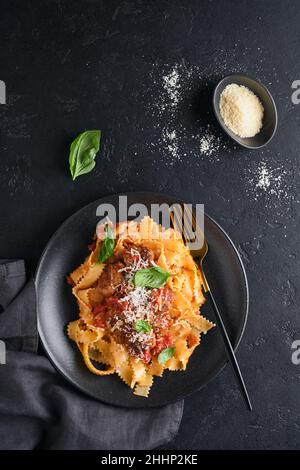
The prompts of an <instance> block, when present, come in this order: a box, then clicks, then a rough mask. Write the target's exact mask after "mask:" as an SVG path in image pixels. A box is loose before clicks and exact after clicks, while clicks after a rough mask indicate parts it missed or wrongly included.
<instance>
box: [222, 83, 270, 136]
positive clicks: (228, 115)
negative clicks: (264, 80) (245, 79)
mask: <svg viewBox="0 0 300 470" xmlns="http://www.w3.org/2000/svg"><path fill="white" fill-rule="evenodd" d="M220 113H221V116H222V119H223V121H224V123H225V125H226V126H227V127H229V129H230V130H231V131H232V132H234V133H235V134H237V135H238V136H240V137H254V136H255V135H256V134H258V133H259V131H260V130H261V128H262V120H263V115H264V108H263V105H262V104H261V102H260V100H259V99H258V98H257V96H256V95H255V94H254V93H253V91H251V90H249V88H247V87H246V86H244V85H237V84H236V83H231V84H230V85H227V86H226V87H225V88H224V90H223V91H222V93H221V96H220Z"/></svg>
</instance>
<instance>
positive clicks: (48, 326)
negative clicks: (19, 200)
mask: <svg viewBox="0 0 300 470" xmlns="http://www.w3.org/2000/svg"><path fill="white" fill-rule="evenodd" d="M118 196H119V195H113V196H108V197H105V198H102V199H99V200H98V201H95V202H92V203H91V204H89V205H87V206H85V207H83V208H82V209H81V210H79V211H78V212H76V213H75V214H74V215H72V216H71V217H70V218H69V219H67V220H66V221H65V222H64V223H63V224H62V226H61V227H60V228H59V229H58V230H57V232H56V233H55V234H54V235H53V237H52V238H51V240H50V241H49V243H48V245H47V247H46V249H45V251H44V253H43V255H42V257H41V260H40V262H39V266H38V269H37V273H36V289H37V311H38V329H39V334H40V338H41V340H42V343H43V346H44V348H45V350H46V352H47V354H48V356H49V358H50V359H51V361H52V363H53V364H54V366H55V367H56V368H57V370H58V371H59V372H60V373H61V374H62V375H63V376H64V377H65V378H66V379H67V380H68V381H69V382H71V383H72V384H73V385H74V386H75V387H77V388H79V389H80V390H81V391H83V392H85V393H87V394H88V395H90V396H92V397H94V398H96V399H98V400H101V401H103V402H106V403H110V404H113V405H119V406H126V407H133V408H139V407H153V406H159V405H164V404H167V403H171V402H174V401H176V400H179V399H182V398H184V397H186V396H187V395H189V394H191V393H193V392H196V391H198V390H200V389H201V388H202V387H204V386H205V385H206V384H207V383H208V382H209V381H210V380H211V379H212V378H214V377H215V376H216V375H217V374H218V373H219V372H220V371H221V370H222V368H223V367H224V365H225V364H226V354H225V350H224V346H223V343H222V339H221V337H220V333H219V332H218V330H217V328H214V329H213V330H212V331H210V332H208V333H207V335H206V336H204V337H203V341H202V342H201V345H200V346H199V347H198V348H197V349H196V351H195V352H194V354H193V355H192V357H191V359H190V361H189V363H188V367H187V370H186V371H185V372H169V371H167V372H165V373H164V376H163V378H158V377H157V378H155V380H154V384H153V387H152V389H151V393H150V396H149V398H143V397H137V396H135V395H133V393H132V391H131V390H130V388H129V387H127V386H126V385H125V384H124V383H123V382H122V381H121V380H120V379H119V378H118V377H117V376H116V375H115V374H114V375H110V376H107V377H98V376H95V375H93V374H92V373H90V372H89V371H88V369H87V368H86V367H85V365H84V364H83V360H82V356H81V354H80V352H79V351H78V350H77V347H76V345H75V344H74V343H73V342H72V341H70V340H69V339H68V338H67V335H66V326H67V324H68V322H69V321H71V320H74V319H76V318H77V316H78V307H77V305H76V301H75V299H74V297H73V295H72V293H71V289H70V286H68V285H67V284H66V282H65V276H66V275H67V274H68V273H70V272H71V271H72V270H73V269H74V268H75V267H76V266H78V264H79V263H81V262H82V261H83V260H84V258H85V256H86V255H87V244H88V243H89V241H90V239H91V235H92V234H93V232H94V229H95V225H96V223H97V221H98V219H97V217H96V208H97V207H98V205H99V204H102V203H111V204H113V205H115V207H117V206H118ZM127 196H128V204H132V203H144V204H145V205H146V206H149V205H150V204H151V203H160V204H161V203H167V204H173V203H174V202H177V200H176V199H174V198H172V197H169V196H164V195H161V194H153V193H129V194H127ZM205 234H206V238H207V240H208V243H209V253H208V255H207V258H206V260H205V271H206V273H207V277H208V280H209V282H210V285H211V288H212V290H213V293H214V295H215V298H216V300H217V303H218V305H219V308H220V311H221V312H222V315H223V318H224V322H225V324H226V327H227V328H228V333H229V336H230V338H231V340H232V342H233V344H234V346H235V347H237V345H238V343H239V341H240V339H241V337H242V334H243V331H244V328H245V324H246V320H247V314H248V303H249V295H248V285H247V279H246V274H245V270H244V267H243V265H242V262H241V259H240V257H239V255H238V253H237V250H236V249H235V247H234V245H233V243H232V241H231V240H230V238H229V237H228V235H226V233H225V232H224V231H223V230H222V229H221V227H220V226H219V225H217V224H216V222H214V221H213V220H212V219H211V218H210V217H208V216H207V215H206V216H205ZM202 313H203V314H204V315H205V316H207V317H208V318H209V319H211V320H214V316H213V312H212V310H211V308H210V306H209V304H208V303H206V304H205V306H204V307H203V309H202Z"/></svg>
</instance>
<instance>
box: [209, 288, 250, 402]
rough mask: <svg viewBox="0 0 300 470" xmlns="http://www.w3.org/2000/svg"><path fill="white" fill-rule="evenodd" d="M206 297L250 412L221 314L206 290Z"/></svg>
mask: <svg viewBox="0 0 300 470" xmlns="http://www.w3.org/2000/svg"><path fill="white" fill-rule="evenodd" d="M206 295H207V296H208V297H209V300H210V302H211V304H212V307H213V309H214V312H215V316H216V320H217V324H218V327H219V329H220V331H221V334H222V338H223V342H224V345H225V349H226V353H227V355H228V359H229V361H230V364H231V366H232V368H233V371H234V375H235V378H236V380H237V383H238V385H239V387H240V390H241V392H242V395H243V397H244V400H245V402H246V404H247V406H248V408H249V410H250V411H252V404H251V401H250V398H249V395H248V391H247V388H246V385H245V382H244V379H243V376H242V373H241V370H240V367H239V364H238V362H237V359H236V356H235V352H234V350H233V347H232V344H231V341H230V339H229V336H228V333H227V331H226V327H225V325H224V322H223V320H222V317H221V314H220V312H219V309H218V306H217V304H216V301H215V299H214V296H213V295H212V293H211V291H210V290H208V291H207V292H206Z"/></svg>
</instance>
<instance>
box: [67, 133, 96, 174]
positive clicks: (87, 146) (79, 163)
mask: <svg viewBox="0 0 300 470" xmlns="http://www.w3.org/2000/svg"><path fill="white" fill-rule="evenodd" d="M100 138H101V131H85V132H82V133H81V134H79V136H78V137H76V139H75V140H74V141H73V142H72V144H71V147H70V155H69V166H70V172H71V175H72V178H73V181H74V180H75V178H77V176H80V175H84V174H86V173H89V172H90V171H92V169H93V168H94V167H95V165H96V163H95V158H96V155H97V153H98V151H99V148H100Z"/></svg>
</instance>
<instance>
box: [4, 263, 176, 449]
mask: <svg viewBox="0 0 300 470" xmlns="http://www.w3.org/2000/svg"><path fill="white" fill-rule="evenodd" d="M0 340H1V344H0V436H1V439H0V449H34V448H42V449H98V450H105V449H108V450H116V449H122V450H125V449H134V450H137V449H153V448H154V447H157V446H160V445H162V444H165V443H166V442H168V441H169V440H171V439H172V438H173V437H174V435H175V434H176V433H177V431H178V427H179V425H180V421H181V417H182V412H183V402H178V403H175V404H172V405H168V406H164V407H160V408H153V409H138V410H134V409H132V410H131V409H125V408H117V407H113V406H108V405H105V404H103V403H100V402H98V401H96V400H94V399H92V398H89V397H88V396H85V395H84V394H82V393H81V392H79V391H77V390H76V389H75V388H73V387H71V386H70V385H69V384H68V383H67V382H66V381H65V380H64V379H63V378H62V377H61V376H60V375H59V374H58V373H57V372H56V370H55V369H54V368H53V366H52V365H51V363H50V362H49V360H48V359H47V358H46V357H44V356H42V355H39V354H38V353H37V348H38V334H37V321H36V297H35V286H34V282H33V280H32V279H30V280H29V281H26V272H25V266H24V262H23V261H22V260H20V261H10V260H2V261H0ZM4 346H5V349H6V354H5V355H4V351H3V349H4ZM3 362H5V363H4V364H3Z"/></svg>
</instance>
